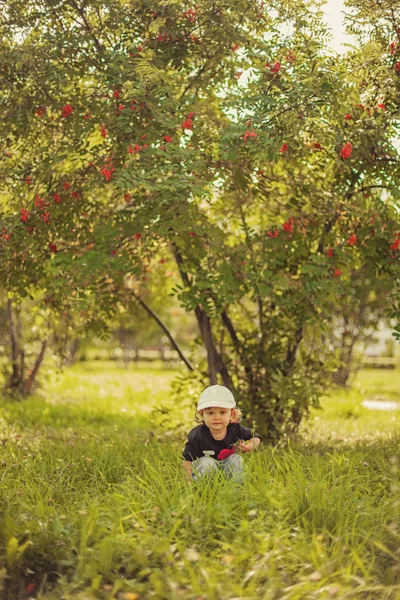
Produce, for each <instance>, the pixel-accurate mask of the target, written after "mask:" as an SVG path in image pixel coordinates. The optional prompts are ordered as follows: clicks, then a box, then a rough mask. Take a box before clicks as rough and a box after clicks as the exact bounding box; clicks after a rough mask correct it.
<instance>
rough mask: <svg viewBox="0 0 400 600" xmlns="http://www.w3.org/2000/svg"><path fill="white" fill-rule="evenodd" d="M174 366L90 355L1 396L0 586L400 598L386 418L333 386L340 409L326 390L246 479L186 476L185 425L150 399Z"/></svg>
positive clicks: (395, 480)
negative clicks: (15, 399)
mask: <svg viewBox="0 0 400 600" xmlns="http://www.w3.org/2000/svg"><path fill="white" fill-rule="evenodd" d="M172 376H173V373H170V372H166V371H159V372H153V371H149V370H143V369H141V370H140V371H139V372H135V371H132V370H126V371H125V370H123V371H121V370H117V369H115V367H111V366H110V365H104V364H103V365H102V364H96V365H93V364H88V365H85V366H77V367H74V368H73V369H69V370H67V371H66V372H65V374H64V375H63V376H62V377H61V378H59V379H58V380H53V381H52V380H49V381H48V383H47V386H46V389H45V390H42V392H41V393H40V394H39V395H37V396H36V397H34V398H31V399H28V400H26V401H23V402H22V403H12V402H6V401H3V402H2V404H1V405H0V407H1V408H0V411H1V412H0V414H1V436H0V438H1V443H2V445H1V454H0V461H1V470H0V515H1V540H0V588H2V592H0V594H3V597H4V599H7V600H13V599H19V598H21V599H22V598H27V597H29V596H32V597H37V598H41V599H43V600H55V599H56V598H57V599H59V598H65V599H74V600H75V599H77V600H86V599H88V598H104V599H107V598H121V600H122V599H124V598H125V599H127V600H129V599H131V600H133V599H134V598H135V596H136V597H138V598H140V599H147V598H155V599H160V600H162V599H166V600H170V599H171V600H175V599H176V600H178V599H184V600H185V599H198V600H200V599H204V600H229V599H230V600H232V599H236V598H241V599H243V600H244V599H250V598H254V600H255V599H257V600H258V599H263V600H277V599H285V600H303V599H304V600H307V599H314V598H315V599H319V598H321V599H323V598H338V599H339V598H340V599H347V598H349V599H350V598H355V599H356V598H357V599H362V600H364V599H367V600H368V599H371V600H372V599H378V598H379V599H380V598H382V599H384V598H385V599H388V600H397V599H398V598H400V554H399V547H400V543H399V542H400V529H399V525H400V523H399V519H400V505H399V479H400V477H399V468H398V467H399V464H398V459H399V448H400V436H399V433H398V431H399V430H398V428H397V424H396V423H394V422H393V421H390V424H391V430H389V429H388V428H386V429H385V428H384V426H383V424H384V418H385V417H386V419H387V418H388V415H385V414H381V413H380V412H379V414H378V415H376V417H375V418H376V421H375V424H376V428H377V429H378V434H377V435H376V436H374V435H373V431H372V425H371V423H372V422H371V420H370V419H371V418H373V415H370V413H369V412H366V413H364V412H363V411H364V410H365V409H362V408H360V402H361V395H362V394H361V392H360V394H361V395H359V391H357V387H356V386H355V388H354V390H353V391H351V392H348V393H346V395H343V394H345V393H344V392H336V394H337V396H336V412H335V408H334V405H333V399H332V398H334V397H332V396H331V397H330V398H326V399H325V400H324V403H325V402H326V403H327V408H326V410H325V411H323V412H321V411H319V412H317V413H316V414H315V415H313V417H312V420H311V421H310V424H309V425H308V426H305V427H304V431H303V432H302V437H299V439H298V440H296V441H295V442H293V443H291V444H289V445H288V446H287V447H279V448H272V447H269V446H265V445H263V444H262V445H261V446H260V447H259V449H258V450H257V452H255V453H252V454H247V455H246V456H244V460H245V463H246V470H247V472H246V484H245V486H244V487H240V486H239V487H238V486H236V485H235V484H234V483H233V482H232V481H230V480H227V479H225V478H224V476H223V474H222V473H217V474H216V475H215V476H213V477H210V478H209V479H206V480H203V481H201V480H200V481H196V482H190V483H187V482H186V480H185V478H184V475H183V470H182V466H181V459H180V452H181V450H182V448H183V444H184V442H185V435H184V430H185V431H188V430H189V429H190V428H191V427H193V425H194V423H193V422H188V423H187V427H186V428H184V429H182V430H180V429H177V430H173V434H172V435H171V432H170V431H168V430H165V429H163V428H160V427H157V425H156V422H155V421H154V419H153V416H152V415H153V414H152V412H151V409H152V408H154V407H157V406H165V405H166V403H168V381H169V380H170V379H171V377H172ZM397 376H398V375H397ZM367 377H370V381H371V383H370V385H372V384H373V377H372V376H371V375H370V374H365V376H364V381H365V380H366V378H367ZM379 385H380V389H381V391H380V393H383V390H384V387H382V383H380V384H379ZM388 386H390V382H389V383H388ZM350 410H351V411H352V412H354V411H356V410H358V411H359V414H358V417H357V418H356V419H354V418H353V417H351V416H349V414H348V411H350ZM174 414H175V415H176V414H177V413H174ZM315 416H318V417H319V420H318V421H315V419H314V417H315ZM392 416H394V415H391V414H390V415H389V419H390V418H391V417H392ZM396 419H397V416H396ZM332 423H335V425H334V427H335V428H336V429H337V430H338V432H337V437H335V436H333V434H332V431H333V430H332V428H331V427H332ZM364 425H365V428H364ZM344 427H345V428H347V429H346V431H345V432H344V434H343V428H344ZM352 428H353V429H352ZM167 434H169V435H167ZM27 590H30V591H29V592H28V591H27ZM129 594H131V595H130V596H129Z"/></svg>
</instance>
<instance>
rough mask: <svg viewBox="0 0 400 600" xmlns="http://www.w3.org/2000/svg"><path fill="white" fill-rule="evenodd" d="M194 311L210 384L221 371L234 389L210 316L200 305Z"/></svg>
mask: <svg viewBox="0 0 400 600" xmlns="http://www.w3.org/2000/svg"><path fill="white" fill-rule="evenodd" d="M172 248H173V251H174V256H175V260H176V264H177V265H178V269H179V273H180V275H181V278H182V281H183V282H184V283H185V285H187V286H188V287H191V283H190V280H189V277H188V275H187V273H185V271H184V270H183V268H182V265H183V259H182V256H181V254H180V252H179V250H178V248H176V246H174V245H173V244H172ZM194 312H195V315H196V319H197V324H198V327H199V331H200V335H201V339H202V340H203V344H204V346H205V349H206V352H207V361H208V377H209V380H210V385H215V384H216V383H217V374H218V373H220V375H221V377H222V381H223V384H224V385H225V386H226V387H227V388H229V389H230V390H232V391H234V385H233V382H232V379H231V376H230V375H229V373H228V370H227V368H226V366H225V363H224V361H223V360H222V356H221V355H220V353H219V352H218V350H217V346H216V344H215V342H214V338H213V335H212V329H211V322H210V319H209V318H208V316H207V314H206V312H205V311H204V309H203V308H202V307H201V306H200V305H198V306H196V308H195V311H194Z"/></svg>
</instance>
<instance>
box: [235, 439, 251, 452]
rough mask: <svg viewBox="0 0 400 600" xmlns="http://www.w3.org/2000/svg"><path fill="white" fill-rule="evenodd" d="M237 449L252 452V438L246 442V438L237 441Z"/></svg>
mask: <svg viewBox="0 0 400 600" xmlns="http://www.w3.org/2000/svg"><path fill="white" fill-rule="evenodd" d="M237 449H238V450H239V451H240V452H251V451H252V450H254V448H253V442H252V441H251V440H249V441H247V442H245V441H244V440H239V441H238V442H237Z"/></svg>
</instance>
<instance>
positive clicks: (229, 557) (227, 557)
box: [221, 554, 235, 565]
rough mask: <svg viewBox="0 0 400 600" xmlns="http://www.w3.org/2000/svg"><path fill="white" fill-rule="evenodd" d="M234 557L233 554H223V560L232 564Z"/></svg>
mask: <svg viewBox="0 0 400 600" xmlns="http://www.w3.org/2000/svg"><path fill="white" fill-rule="evenodd" d="M234 558H235V557H234V556H233V554H224V555H223V556H221V562H223V563H226V564H227V565H230V564H231V562H232V561H233V559H234Z"/></svg>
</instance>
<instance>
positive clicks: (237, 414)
mask: <svg viewBox="0 0 400 600" xmlns="http://www.w3.org/2000/svg"><path fill="white" fill-rule="evenodd" d="M205 410H207V409H206V408H204V409H203V410H196V413H195V415H194V418H195V420H196V421H197V423H204V419H203V412H204V411H205ZM231 411H232V412H233V414H232V416H231V418H230V421H229V423H240V421H241V419H242V417H243V413H242V411H241V410H240V408H231Z"/></svg>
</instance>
